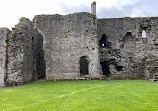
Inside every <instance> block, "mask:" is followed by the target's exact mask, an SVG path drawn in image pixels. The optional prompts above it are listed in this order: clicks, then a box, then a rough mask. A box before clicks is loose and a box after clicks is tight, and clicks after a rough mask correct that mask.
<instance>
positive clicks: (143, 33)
mask: <svg viewBox="0 0 158 111" xmlns="http://www.w3.org/2000/svg"><path fill="white" fill-rule="evenodd" d="M142 38H146V31H145V30H143V31H142Z"/></svg>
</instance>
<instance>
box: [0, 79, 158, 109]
mask: <svg viewBox="0 0 158 111" xmlns="http://www.w3.org/2000/svg"><path fill="white" fill-rule="evenodd" d="M156 110H158V83H157V82H150V81H143V80H119V81H99V80H98V81H97V80H94V81H46V82H31V83H28V84H26V85H23V86H18V87H12V88H0V111H156Z"/></svg>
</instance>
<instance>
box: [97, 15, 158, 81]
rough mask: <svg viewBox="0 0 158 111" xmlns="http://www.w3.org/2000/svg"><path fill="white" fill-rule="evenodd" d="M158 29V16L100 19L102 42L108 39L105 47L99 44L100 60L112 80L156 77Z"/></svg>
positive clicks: (99, 29) (99, 27)
mask: <svg viewBox="0 0 158 111" xmlns="http://www.w3.org/2000/svg"><path fill="white" fill-rule="evenodd" d="M157 29H158V18H157V17H143V18H130V17H126V18H113V19H98V34H99V39H100V40H101V39H103V38H105V39H106V42H105V44H104V45H105V46H101V45H102V43H101V42H102V41H100V47H101V48H100V55H101V56H100V59H101V62H102V63H103V64H102V66H103V65H105V66H107V70H109V75H110V77H111V78H113V79H116V78H117V79H132V78H133V79H134V78H139V79H143V78H147V79H148V78H156V77H157V75H158V74H157V73H158V72H157V71H158V69H157V63H158V62H157V60H158V57H157V55H158V50H157V49H158V45H157V44H158V35H157V34H158V30H157ZM143 32H146V37H145V38H143V37H142V33H143ZM105 39H104V40H105ZM117 68H118V69H117ZM118 70H119V71H118ZM105 73H106V71H105ZM105 75H107V74H105Z"/></svg>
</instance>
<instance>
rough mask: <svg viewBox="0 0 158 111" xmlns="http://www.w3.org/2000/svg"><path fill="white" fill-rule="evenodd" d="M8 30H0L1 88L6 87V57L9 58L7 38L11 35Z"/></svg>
mask: <svg viewBox="0 0 158 111" xmlns="http://www.w3.org/2000/svg"><path fill="white" fill-rule="evenodd" d="M9 32H10V31H9V30H8V29H7V28H0V86H4V79H5V76H6V56H7V43H6V41H7V37H8V34H9Z"/></svg>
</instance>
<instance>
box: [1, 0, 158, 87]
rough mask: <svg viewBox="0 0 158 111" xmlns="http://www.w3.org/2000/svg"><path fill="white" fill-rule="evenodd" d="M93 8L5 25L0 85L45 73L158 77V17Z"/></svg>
mask: <svg viewBox="0 0 158 111" xmlns="http://www.w3.org/2000/svg"><path fill="white" fill-rule="evenodd" d="M91 9H92V11H91V12H92V13H88V12H81V13H74V14H69V15H65V16H63V15H58V14H55V15H36V16H35V17H34V19H33V22H32V21H30V20H29V19H27V18H21V19H20V22H19V23H18V24H17V25H16V26H15V27H14V28H13V29H12V31H10V30H9V29H7V28H0V86H15V85H20V84H24V83H26V82H29V81H32V80H37V79H41V78H46V79H47V80H64V79H66V80H69V79H75V80H76V79H151V78H158V56H157V55H158V18H157V17H143V18H130V17H125V18H109V19H108V18H106V19H97V18H96V3H95V2H93V3H92V5H91Z"/></svg>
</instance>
